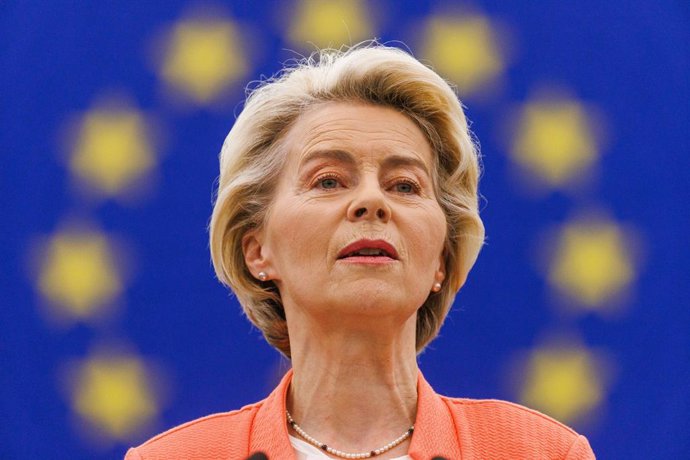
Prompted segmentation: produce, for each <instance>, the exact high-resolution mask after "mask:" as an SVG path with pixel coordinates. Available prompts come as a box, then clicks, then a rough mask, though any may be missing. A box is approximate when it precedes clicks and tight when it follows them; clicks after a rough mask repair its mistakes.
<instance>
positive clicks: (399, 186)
mask: <svg viewBox="0 0 690 460" xmlns="http://www.w3.org/2000/svg"><path fill="white" fill-rule="evenodd" d="M346 186H347V181H346V180H345V179H344V178H343V177H341V176H340V175H339V174H335V173H331V172H329V173H325V174H320V175H318V176H317V177H316V178H314V180H313V181H312V183H311V188H316V189H319V190H324V191H327V190H338V189H341V188H344V187H346ZM384 188H385V189H386V190H389V191H392V192H394V193H398V194H401V195H419V194H421V192H422V186H421V185H420V184H419V182H417V181H416V180H414V179H412V178H410V177H396V178H393V179H391V180H389V181H387V182H386V184H385V186H384Z"/></svg>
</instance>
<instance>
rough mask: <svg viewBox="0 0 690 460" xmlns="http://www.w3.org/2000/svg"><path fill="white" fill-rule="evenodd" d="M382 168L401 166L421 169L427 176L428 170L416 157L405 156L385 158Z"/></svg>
mask: <svg viewBox="0 0 690 460" xmlns="http://www.w3.org/2000/svg"><path fill="white" fill-rule="evenodd" d="M382 166H384V167H387V168H399V167H401V166H413V167H416V168H419V169H421V170H422V171H424V173H425V174H426V175H427V176H428V175H429V168H428V167H427V166H426V164H425V163H424V162H423V161H422V160H420V159H419V158H417V157H412V156H407V155H391V156H388V157H386V158H385V159H384V160H383V162H382Z"/></svg>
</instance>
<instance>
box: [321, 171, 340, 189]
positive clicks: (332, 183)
mask: <svg viewBox="0 0 690 460" xmlns="http://www.w3.org/2000/svg"><path fill="white" fill-rule="evenodd" d="M341 185H342V181H341V180H340V178H339V177H338V176H335V175H333V174H327V175H323V176H320V177H318V178H316V181H315V184H314V186H315V187H317V188H320V189H323V190H333V189H337V188H338V187H340V186H341Z"/></svg>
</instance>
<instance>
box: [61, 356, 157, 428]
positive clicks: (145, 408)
mask: <svg viewBox="0 0 690 460" xmlns="http://www.w3.org/2000/svg"><path fill="white" fill-rule="evenodd" d="M72 409H73V410H74V411H75V412H76V413H78V414H79V415H80V416H81V417H83V418H84V419H85V420H87V421H88V422H89V423H91V424H92V425H94V426H95V427H97V428H98V429H99V430H101V431H102V432H103V433H104V434H106V435H108V436H109V437H111V438H114V439H118V440H122V441H127V440H128V438H129V437H131V436H133V435H135V434H137V432H138V430H139V429H140V428H141V427H142V426H144V425H146V424H147V423H148V422H150V421H151V419H152V418H153V417H155V416H156V415H157V413H158V407H157V403H156V401H155V397H154V394H153V389H152V386H151V383H150V378H149V376H148V375H147V372H146V369H145V368H144V365H143V364H142V363H141V362H140V360H139V359H137V358H136V357H134V356H128V355H119V356H107V355H104V356H95V357H91V358H89V359H87V360H85V361H84V362H83V363H82V364H81V365H80V366H79V368H78V371H77V375H76V378H75V383H74V388H73V389H72Z"/></svg>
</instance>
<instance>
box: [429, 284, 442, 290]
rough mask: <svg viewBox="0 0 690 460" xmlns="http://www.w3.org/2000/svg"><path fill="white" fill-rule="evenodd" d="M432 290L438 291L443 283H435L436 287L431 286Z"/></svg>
mask: <svg viewBox="0 0 690 460" xmlns="http://www.w3.org/2000/svg"><path fill="white" fill-rule="evenodd" d="M431 290H432V291H434V292H438V291H440V290H441V283H434V287H432V288H431Z"/></svg>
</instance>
